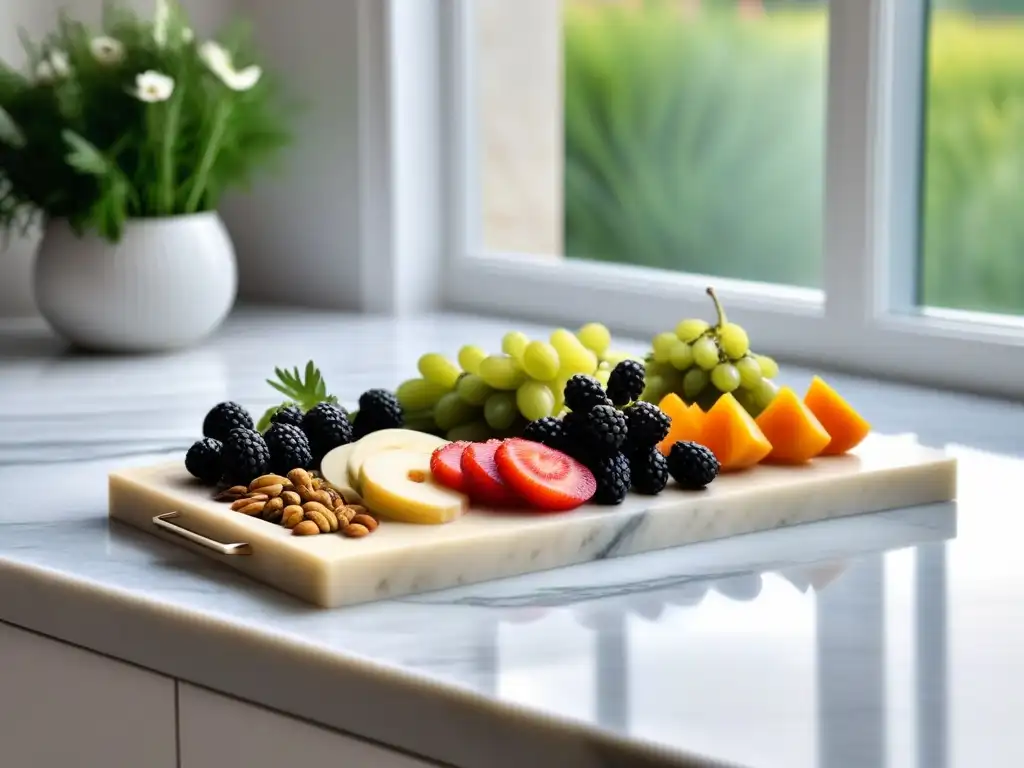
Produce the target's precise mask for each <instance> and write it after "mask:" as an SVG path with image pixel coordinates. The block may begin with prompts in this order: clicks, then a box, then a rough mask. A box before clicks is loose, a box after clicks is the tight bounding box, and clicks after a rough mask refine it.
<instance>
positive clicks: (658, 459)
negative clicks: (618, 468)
mask: <svg viewBox="0 0 1024 768" xmlns="http://www.w3.org/2000/svg"><path fill="white" fill-rule="evenodd" d="M629 474H630V477H631V478H632V481H633V490H634V491H636V492H637V493H642V494H645V495H647V496H656V495H657V494H659V493H661V492H662V491H663V490H664V489H665V486H666V485H667V484H668V459H666V458H665V457H664V455H662V453H661V451H659V450H658V449H657V448H656V447H654V448H644V449H643V450H640V451H637V452H636V453H634V454H633V455H632V456H630V457H629Z"/></svg>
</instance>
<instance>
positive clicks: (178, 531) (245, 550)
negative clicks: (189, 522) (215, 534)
mask: <svg viewBox="0 0 1024 768" xmlns="http://www.w3.org/2000/svg"><path fill="white" fill-rule="evenodd" d="M176 517H181V513H180V512H178V511H177V510H175V511H174V512H165V513H164V514H162V515H157V516H156V517H154V518H153V525H155V526H156V527H157V528H163V529H164V530H165V531H169V532H171V533H173V534H175V535H176V536H181V537H182V538H184V539H188V540H189V541H191V542H193V543H195V544H198V545H199V546H201V547H206V548H207V549H212V550H213V551H214V552H216V553H218V554H221V555H251V554H252V546H251V545H249V544H246V543H244V542H237V543H234V544H222V543H221V542H219V541H214V540H213V539H211V538H209V537H207V536H203V535H202V534H199V533H196V532H195V531H190V530H188V528H182V527H181V526H180V525H178V524H177V523H172V522H170V521H171V520H173V519H174V518H176Z"/></svg>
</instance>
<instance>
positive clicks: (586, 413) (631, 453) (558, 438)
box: [523, 360, 718, 504]
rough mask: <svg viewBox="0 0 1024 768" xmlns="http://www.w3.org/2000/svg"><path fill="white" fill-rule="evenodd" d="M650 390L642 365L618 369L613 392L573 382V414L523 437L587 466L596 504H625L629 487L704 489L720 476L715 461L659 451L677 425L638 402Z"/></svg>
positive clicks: (682, 447) (569, 402) (685, 448)
mask: <svg viewBox="0 0 1024 768" xmlns="http://www.w3.org/2000/svg"><path fill="white" fill-rule="evenodd" d="M644 386H645V380H644V367H643V364H642V363H639V362H637V361H635V360H625V361H623V362H621V363H619V364H618V365H616V366H615V368H614V369H613V370H612V371H611V374H610V376H609V377H608V387H607V389H605V388H604V387H602V386H601V382H600V381H598V380H597V379H595V378H594V377H592V376H585V375H577V376H573V377H572V378H571V379H569V381H568V383H567V384H566V386H565V405H566V408H568V409H569V413H567V414H566V415H565V416H564V417H563V418H562V419H556V418H545V419H539V420H538V421H533V422H530V423H529V424H528V425H527V426H526V429H525V430H524V432H523V437H525V438H527V439H529V440H535V441H537V442H539V443H544V444H545V445H548V446H551V447H552V448H557V449H558V450H561V451H564V452H565V453H567V454H569V455H570V456H572V457H573V458H574V459H576V460H577V461H580V462H582V463H583V464H585V465H586V466H587V467H589V468H590V470H591V471H592V472H593V473H594V477H595V479H596V480H597V492H596V493H595V494H594V498H593V501H594V502H595V503H597V504H621V503H622V502H623V501H624V500H625V498H626V494H627V493H628V492H629V490H630V489H631V488H632V490H634V491H635V492H637V493H641V494H645V495H652V496H653V495H656V494H658V493H661V491H662V490H664V488H665V486H666V485H667V484H668V480H669V477H672V478H673V479H674V480H675V481H676V482H677V483H678V484H679V485H680V487H682V488H686V489H698V488H703V487H705V486H706V485H707V484H708V483H710V482H711V481H712V480H714V479H715V477H716V476H717V475H718V461H717V460H716V459H715V455H714V454H713V453H712V452H711V451H710V450H708V449H707V448H706V447H705V446H703V445H699V444H697V443H692V442H679V443H676V444H675V445H673V446H672V448H671V450H670V451H669V454H668V456H665V455H664V454H663V453H662V452H661V449H660V448H659V447H658V446H659V443H661V442H662V441H663V440H664V439H665V438H666V437H667V436H668V433H669V428H670V427H671V423H672V422H671V419H669V417H668V415H667V414H665V412H664V411H662V410H661V409H660V408H659V407H658V406H656V405H654V404H652V403H646V402H643V401H641V400H640V396H641V394H642V393H643V391H644Z"/></svg>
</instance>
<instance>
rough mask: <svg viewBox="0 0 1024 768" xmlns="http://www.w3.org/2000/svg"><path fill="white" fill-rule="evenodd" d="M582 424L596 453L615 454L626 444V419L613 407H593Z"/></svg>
mask: <svg viewBox="0 0 1024 768" xmlns="http://www.w3.org/2000/svg"><path fill="white" fill-rule="evenodd" d="M584 424H585V430H586V435H587V438H588V439H589V441H590V443H591V445H592V447H593V449H594V450H595V451H597V452H598V453H602V454H608V453H615V452H616V451H618V450H619V449H620V448H622V446H623V445H624V444H625V442H626V417H625V415H624V414H623V413H622V411H620V410H618V409H617V408H616V407H615V406H614V405H597V406H594V407H593V408H591V409H590V410H589V411H588V412H587V415H586V421H585V423H584Z"/></svg>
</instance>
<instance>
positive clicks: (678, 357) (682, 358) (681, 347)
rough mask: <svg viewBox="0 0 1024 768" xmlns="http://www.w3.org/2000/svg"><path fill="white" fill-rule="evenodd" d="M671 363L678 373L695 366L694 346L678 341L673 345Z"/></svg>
mask: <svg viewBox="0 0 1024 768" xmlns="http://www.w3.org/2000/svg"><path fill="white" fill-rule="evenodd" d="M669 362H671V363H672V367H673V368H675V369H676V370H677V371H685V370H686V369H687V368H689V367H690V366H691V365H693V345H692V344H687V343H686V342H683V341H680V340H679V339H676V340H675V344H673V345H672V354H670V355H669Z"/></svg>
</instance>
